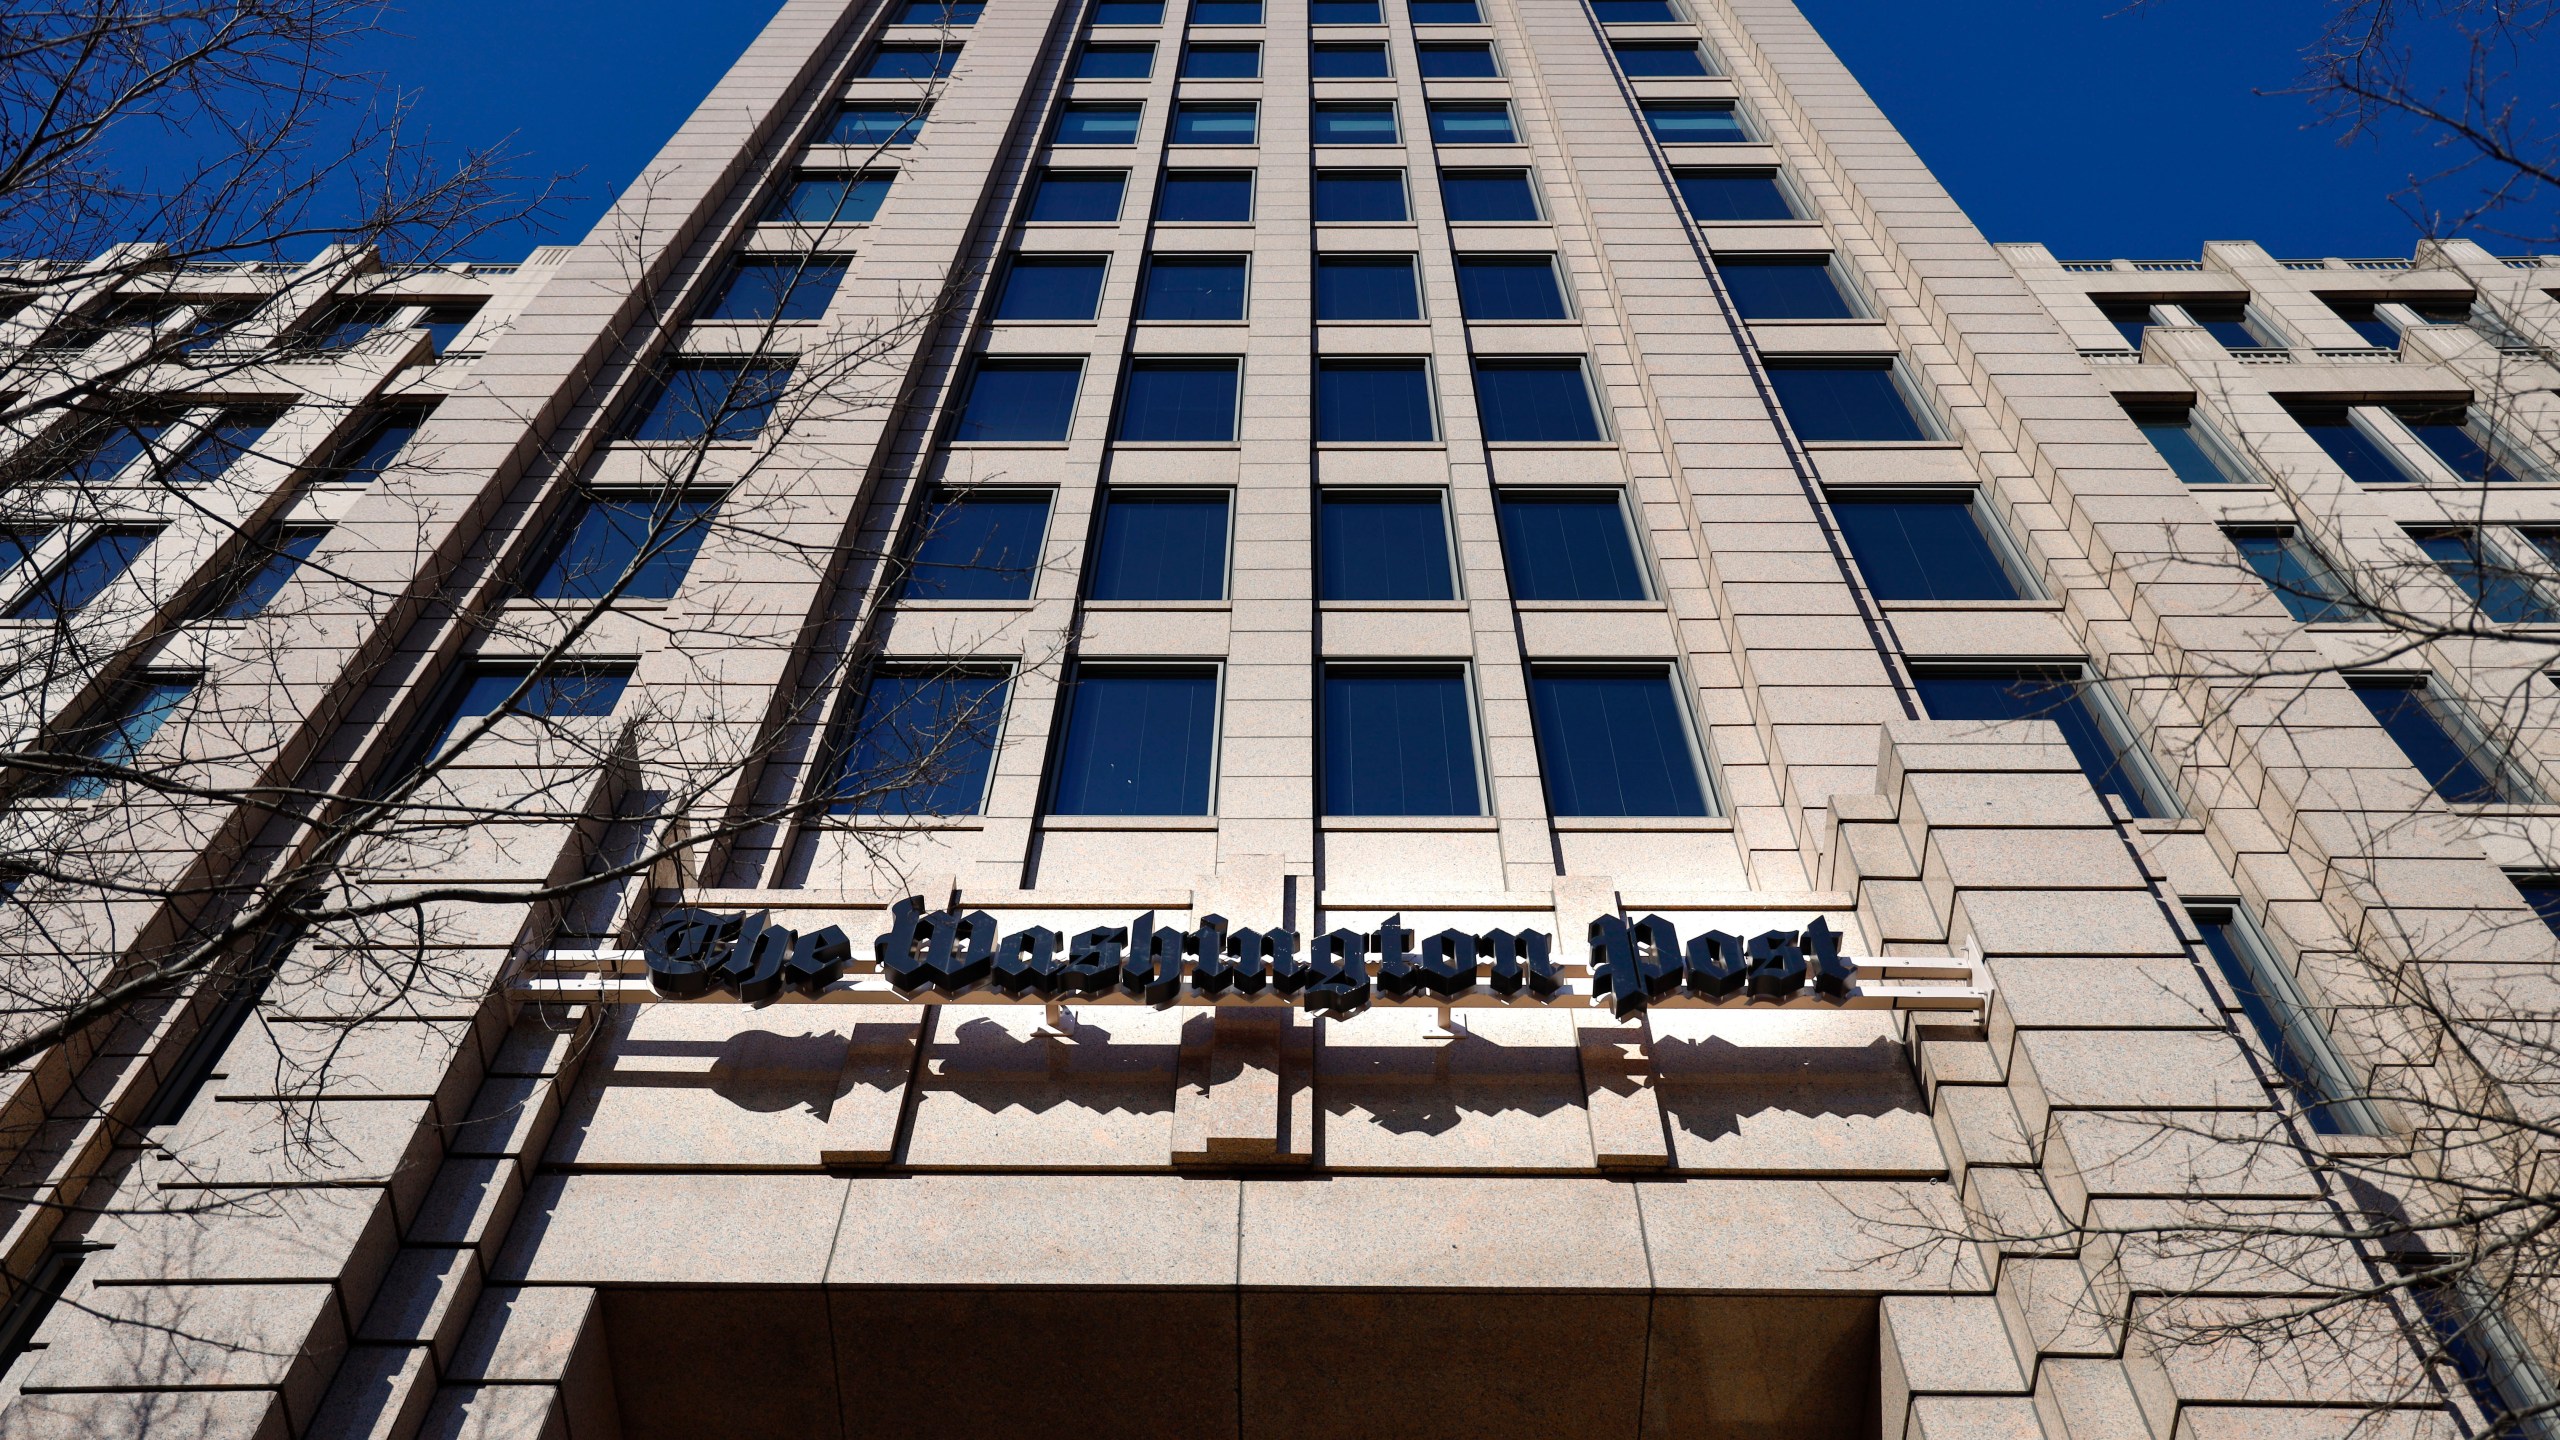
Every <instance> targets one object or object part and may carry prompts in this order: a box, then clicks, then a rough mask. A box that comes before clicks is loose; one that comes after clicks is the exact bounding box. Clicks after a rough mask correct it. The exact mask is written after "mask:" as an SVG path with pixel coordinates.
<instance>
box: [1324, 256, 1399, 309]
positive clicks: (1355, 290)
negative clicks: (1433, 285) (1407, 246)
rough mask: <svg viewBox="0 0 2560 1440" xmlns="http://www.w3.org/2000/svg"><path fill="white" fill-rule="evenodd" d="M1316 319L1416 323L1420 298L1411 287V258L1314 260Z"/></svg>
mask: <svg viewBox="0 0 2560 1440" xmlns="http://www.w3.org/2000/svg"><path fill="white" fill-rule="evenodd" d="M1316 318H1317V319H1319V320H1419V319H1421V318H1422V295H1421V292H1420V291H1418V290H1417V289H1415V288H1414V280H1413V257H1412V256H1410V255H1319V256H1317V257H1316Z"/></svg>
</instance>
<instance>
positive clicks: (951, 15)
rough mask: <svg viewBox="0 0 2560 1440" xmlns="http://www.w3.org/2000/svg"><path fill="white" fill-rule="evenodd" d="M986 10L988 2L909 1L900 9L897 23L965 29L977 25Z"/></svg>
mask: <svg viewBox="0 0 2560 1440" xmlns="http://www.w3.org/2000/svg"><path fill="white" fill-rule="evenodd" d="M986 9H987V3H986V0H907V3H906V4H905V5H903V6H901V7H899V10H898V20H897V23H899V24H901V25H934V26H945V25H947V26H952V27H954V28H965V27H967V26H971V25H975V24H977V23H978V17H979V16H980V15H983V14H985V13H986Z"/></svg>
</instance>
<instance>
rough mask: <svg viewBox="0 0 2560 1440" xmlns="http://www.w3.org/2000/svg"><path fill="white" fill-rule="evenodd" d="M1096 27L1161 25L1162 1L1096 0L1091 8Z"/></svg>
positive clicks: (1162, 17)
mask: <svg viewBox="0 0 2560 1440" xmlns="http://www.w3.org/2000/svg"><path fill="white" fill-rule="evenodd" d="M1093 23H1094V24H1096V25H1161V24H1163V23H1164V0H1098V3H1097V4H1095V6H1094V7H1093Z"/></svg>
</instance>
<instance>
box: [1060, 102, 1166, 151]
mask: <svg viewBox="0 0 2560 1440" xmlns="http://www.w3.org/2000/svg"><path fill="white" fill-rule="evenodd" d="M1144 108H1145V107H1144V106H1140V105H1119V104H1110V105H1104V104H1096V103H1094V102H1091V101H1086V102H1083V103H1080V104H1074V105H1069V106H1068V107H1067V108H1066V109H1065V110H1064V111H1062V112H1060V113H1059V115H1058V134H1057V143H1059V144H1061V145H1135V144H1137V143H1138V115H1139V112H1140V111H1141V110H1143V109H1144Z"/></svg>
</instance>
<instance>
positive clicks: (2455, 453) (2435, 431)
mask: <svg viewBox="0 0 2560 1440" xmlns="http://www.w3.org/2000/svg"><path fill="white" fill-rule="evenodd" d="M2400 423H2401V424H2403V425H2406V426H2408V427H2409V433H2410V434H2412V435H2415V436H2417V437H2418V443H2419V444H2421V445H2424V446H2426V447H2427V449H2428V451H2429V452H2431V453H2432V454H2433V455H2434V456H2435V457H2436V458H2437V459H2438V460H2441V461H2443V462H2444V465H2445V468H2446V469H2448V470H2451V471H2452V472H2453V474H2454V478H2455V479H2457V480H2460V481H2461V482H2463V483H2464V484H2466V485H2482V484H2488V485H2497V484H2509V483H2513V482H2515V481H2518V480H2521V479H2522V478H2523V477H2522V476H2520V475H2518V474H2517V473H2516V472H2515V471H2514V470H2513V469H2512V468H2510V467H2509V466H2508V464H2507V463H2506V461H2504V460H2503V459H2501V458H2499V455H2498V452H2497V451H2496V450H2494V449H2492V448H2491V447H2490V445H2489V444H2488V443H2487V440H2486V435H2487V426H2485V425H2484V424H2481V423H2480V422H2478V421H2476V420H2475V419H2474V418H2473V417H2472V414H2471V411H2470V409H2469V407H2467V406H2455V407H2454V408H2452V409H2449V410H2417V411H2411V412H2408V413H2405V414H2403V415H2401V416H2400Z"/></svg>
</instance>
